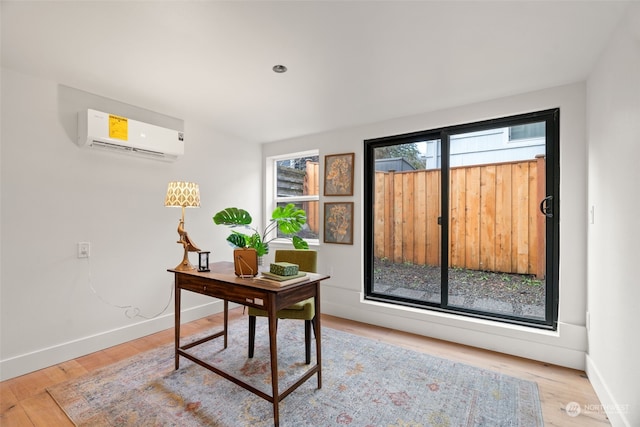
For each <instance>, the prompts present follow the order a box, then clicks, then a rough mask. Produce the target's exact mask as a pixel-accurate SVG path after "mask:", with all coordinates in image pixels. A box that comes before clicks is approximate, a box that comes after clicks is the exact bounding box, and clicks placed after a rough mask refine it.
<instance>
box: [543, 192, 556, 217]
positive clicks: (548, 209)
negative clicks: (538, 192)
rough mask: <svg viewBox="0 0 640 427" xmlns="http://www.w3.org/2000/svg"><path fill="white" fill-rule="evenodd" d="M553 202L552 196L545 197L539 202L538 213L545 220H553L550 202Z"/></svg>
mask: <svg viewBox="0 0 640 427" xmlns="http://www.w3.org/2000/svg"><path fill="white" fill-rule="evenodd" d="M552 200H553V196H547V197H545V198H544V199H542V201H541V202H540V212H542V215H544V216H546V217H547V218H553V205H552V204H551V201H552Z"/></svg>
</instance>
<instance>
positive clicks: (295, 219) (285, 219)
mask: <svg viewBox="0 0 640 427" xmlns="http://www.w3.org/2000/svg"><path fill="white" fill-rule="evenodd" d="M271 220H272V221H275V222H276V223H277V224H278V228H279V229H280V231H282V232H283V233H285V234H295V233H297V232H298V231H300V230H302V227H303V226H304V225H305V224H306V223H307V214H306V212H305V211H304V210H302V209H298V208H296V206H295V205H294V204H293V203H289V204H287V205H286V206H278V207H277V208H276V209H275V210H274V211H273V214H272V215H271Z"/></svg>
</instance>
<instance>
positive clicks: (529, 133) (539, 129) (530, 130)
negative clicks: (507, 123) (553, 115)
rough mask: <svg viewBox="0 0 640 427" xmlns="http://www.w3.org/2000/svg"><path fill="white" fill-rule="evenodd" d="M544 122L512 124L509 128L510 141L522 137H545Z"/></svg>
mask: <svg viewBox="0 0 640 427" xmlns="http://www.w3.org/2000/svg"><path fill="white" fill-rule="evenodd" d="M544 129H545V126H544V122H538V123H529V124H526V125H517V126H511V127H510V128H509V141H519V140H521V139H532V138H544Z"/></svg>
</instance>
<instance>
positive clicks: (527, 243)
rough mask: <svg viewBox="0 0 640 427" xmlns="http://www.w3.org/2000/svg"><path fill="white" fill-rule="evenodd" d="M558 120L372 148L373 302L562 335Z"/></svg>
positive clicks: (526, 119) (520, 120)
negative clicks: (559, 319) (559, 322)
mask: <svg viewBox="0 0 640 427" xmlns="http://www.w3.org/2000/svg"><path fill="white" fill-rule="evenodd" d="M558 118H559V111H558V110H549V111H542V112H536V113H531V114H525V115H520V116H513V117H506V118H502V119H496V120H491V121H486V122H479V123H471V124H466V125H459V126H452V127H446V128H441V129H434V130H427V131H423V132H416V133H412V134H405V135H397V136H390V137H384V138H378V139H372V140H367V141H365V147H364V148H365V153H364V154H365V194H364V197H365V209H366V212H365V218H364V222H365V251H366V254H365V291H366V298H367V299H371V300H377V301H384V302H391V303H395V304H401V305H407V306H412V307H421V308H425V309H431V310H438V311H447V312H453V313H459V314H464V315H468V316H474V317H481V318H489V319H495V320H500V321H505V322H510V323H517V324H526V325H532V326H537V327H541V328H552V329H553V328H555V327H556V321H557V308H558V264H559V260H558V227H559V222H558V203H557V200H558V198H557V196H558V193H559V188H558V182H559V181H558V176H559V169H558V153H559V149H558V138H559V130H558ZM514 139H526V140H527V141H526V143H521V144H514V143H513V142H512V141H513V140H514Z"/></svg>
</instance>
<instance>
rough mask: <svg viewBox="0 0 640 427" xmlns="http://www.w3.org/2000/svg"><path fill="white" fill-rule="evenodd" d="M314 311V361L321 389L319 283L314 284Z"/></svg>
mask: <svg viewBox="0 0 640 427" xmlns="http://www.w3.org/2000/svg"><path fill="white" fill-rule="evenodd" d="M313 300H314V302H315V310H316V319H315V322H316V360H317V362H318V374H317V375H318V388H322V327H321V323H322V322H321V317H322V316H320V282H317V283H316V295H315V297H314V298H313Z"/></svg>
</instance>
